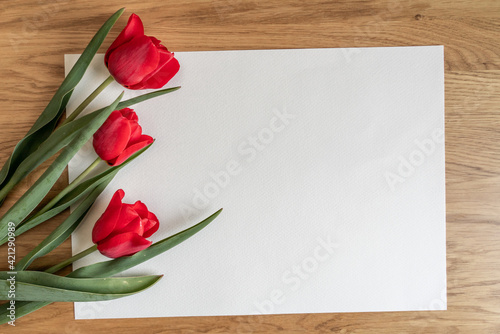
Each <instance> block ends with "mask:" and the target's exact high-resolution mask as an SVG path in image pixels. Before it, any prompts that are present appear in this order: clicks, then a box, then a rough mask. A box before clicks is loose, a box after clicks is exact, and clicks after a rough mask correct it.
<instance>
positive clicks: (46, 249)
mask: <svg viewBox="0 0 500 334" xmlns="http://www.w3.org/2000/svg"><path fill="white" fill-rule="evenodd" d="M151 145H152V144H150V145H148V146H146V147H144V148H143V149H141V150H139V151H137V152H136V153H135V154H134V155H132V156H131V157H130V158H128V159H127V161H125V162H124V163H123V164H121V165H120V166H121V167H120V166H116V167H111V168H109V169H108V170H107V171H106V172H103V173H101V174H99V175H98V176H100V175H103V174H105V176H102V177H100V178H99V183H97V184H94V183H92V184H91V185H90V186H88V188H87V189H85V191H84V192H85V193H87V192H89V191H88V189H91V192H90V194H89V195H88V196H87V197H86V198H85V199H84V200H83V201H82V202H81V203H80V204H79V205H78V207H77V208H76V209H75V210H74V211H73V212H72V213H71V214H70V215H69V217H68V218H66V220H65V221H64V222H63V223H62V224H61V225H59V226H58V227H57V228H56V229H55V230H54V231H53V232H52V233H51V234H50V235H49V236H48V237H47V238H45V240H43V241H42V242H41V243H40V244H39V245H38V246H36V247H35V248H34V249H33V250H32V251H31V252H29V253H28V255H26V256H25V257H24V258H23V259H22V260H21V261H19V262H18V263H17V264H16V270H26V268H28V266H29V265H30V264H31V263H32V262H33V261H34V260H35V259H37V258H39V257H42V256H44V255H46V254H48V253H50V252H51V251H52V250H54V249H55V248H57V247H58V246H59V245H60V244H61V243H62V242H63V241H64V240H66V239H67V238H68V237H69V236H70V235H71V233H73V231H74V230H75V228H76V227H77V226H78V225H79V224H80V222H81V221H82V220H83V218H84V217H85V215H86V214H87V212H88V210H89V209H90V207H91V206H92V204H93V203H94V202H95V200H96V199H97V197H98V196H99V195H100V194H101V193H102V191H103V190H104V189H105V188H106V186H107V185H108V184H109V183H110V182H111V180H113V178H114V177H115V175H116V173H118V171H119V170H120V169H121V168H123V167H124V166H125V165H126V164H128V163H130V162H131V161H132V160H134V159H135V158H136V157H138V156H139V155H140V154H141V153H142V152H144V151H146V150H147V149H148V148H149V147H150V146H151ZM119 167H120V168H119ZM110 171H111V172H110ZM98 176H96V177H98ZM89 181H90V180H89ZM84 183H85V182H84ZM81 186H84V184H83V183H82V184H81ZM73 192H75V193H82V191H79V189H78V187H77V188H75V189H73ZM71 195H72V193H71V192H70V193H68V195H67V196H70V197H73V198H80V196H76V197H75V196H71ZM64 199H65V198H64V197H63V198H62V199H61V202H64V205H60V206H59V207H61V206H66V205H67V206H69V205H70V204H68V203H71V202H70V201H64ZM51 211H52V210H51ZM48 212H50V211H48ZM42 216H43V215H41V216H40V217H42ZM37 218H38V217H37ZM35 222H37V220H34V221H28V222H27V224H26V225H22V226H21V227H20V228H18V229H16V236H18V235H19V234H21V233H23V232H25V231H27V230H29V229H30V228H33V227H34V226H36V225H34V223H35Z"/></svg>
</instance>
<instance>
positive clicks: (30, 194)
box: [0, 93, 123, 237]
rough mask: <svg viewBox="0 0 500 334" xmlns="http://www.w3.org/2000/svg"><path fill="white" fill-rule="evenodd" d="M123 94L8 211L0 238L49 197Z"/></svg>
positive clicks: (2, 220)
mask: <svg viewBox="0 0 500 334" xmlns="http://www.w3.org/2000/svg"><path fill="white" fill-rule="evenodd" d="M122 96H123V93H121V94H120V96H119V97H118V98H117V99H116V100H115V101H114V102H113V103H112V104H111V105H110V106H108V107H107V108H105V109H104V110H103V111H102V112H101V113H100V114H99V116H98V117H96V118H94V119H93V120H92V121H91V122H90V123H89V124H88V125H87V127H86V128H85V129H84V130H82V131H81V132H80V134H79V135H78V136H77V137H76V138H75V139H73V140H72V141H71V143H70V144H69V145H68V146H66V148H65V149H64V150H63V151H62V152H61V154H60V155H59V156H58V157H57V158H56V160H55V161H54V162H53V163H52V165H50V167H49V168H47V170H46V171H45V173H43V174H42V176H40V178H39V179H38V180H37V181H36V182H35V183H34V184H33V186H31V188H30V189H29V190H28V191H26V193H24V195H23V196H22V197H21V198H20V199H19V200H18V201H17V202H16V203H15V204H14V205H13V206H12V207H11V208H10V209H9V211H7V213H6V214H5V215H4V216H3V217H2V219H0V236H2V237H4V236H6V235H7V224H8V223H9V222H14V224H15V225H16V226H17V225H19V223H20V222H21V221H22V220H23V219H24V218H26V217H27V216H28V214H29V213H30V212H31V211H33V209H35V207H36V206H37V205H38V204H39V203H40V201H41V200H42V199H43V198H44V197H45V195H47V193H48V192H49V190H50V189H51V188H52V186H53V185H54V183H56V181H57V179H58V178H59V176H61V174H62V172H63V171H64V169H65V168H66V165H67V164H68V162H69V161H70V160H71V158H72V157H73V156H74V155H75V154H76V152H78V151H79V150H80V148H82V146H83V145H85V143H86V142H87V141H88V140H89V139H90V137H91V136H92V135H93V134H94V132H96V131H97V129H99V127H100V126H101V125H102V124H103V123H104V121H105V120H106V119H107V118H108V116H109V115H110V114H111V112H112V111H113V110H115V107H116V106H117V105H118V102H119V101H120V99H121V98H122Z"/></svg>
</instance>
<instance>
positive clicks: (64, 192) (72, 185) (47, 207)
mask: <svg viewBox="0 0 500 334" xmlns="http://www.w3.org/2000/svg"><path fill="white" fill-rule="evenodd" d="M101 161H102V160H101V158H99V157H97V159H95V160H94V162H93V163H92V164H90V166H88V167H87V169H85V170H84V171H83V172H82V173H81V174H80V175H78V177H77V178H76V179H74V180H73V182H71V183H70V184H69V185H68V186H67V187H66V188H64V189H63V190H62V191H61V192H60V193H59V194H57V196H56V197H54V198H53V199H51V200H50V202H49V203H47V204H46V205H45V206H44V207H43V208H42V209H41V210H40V211H38V212H37V213H36V214H35V215H34V216H33V217H31V218H30V220H31V219H34V218H36V217H38V216H41V215H43V214H44V213H45V212H47V211H49V210H50V209H52V208H53V207H54V205H56V204H57V202H59V201H60V200H61V198H63V197H64V196H66V195H67V194H68V193H69V192H70V191H71V190H73V189H75V188H76V186H78V185H79V184H80V182H81V181H82V180H83V179H84V178H85V177H87V175H89V173H90V172H91V171H92V170H93V169H94V168H95V167H96V166H97V165H99V163H100V162H101ZM25 223H26V222H23V223H22V224H21V225H23V224H25ZM21 225H20V226H21Z"/></svg>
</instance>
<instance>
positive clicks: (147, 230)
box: [142, 219, 160, 238]
mask: <svg viewBox="0 0 500 334" xmlns="http://www.w3.org/2000/svg"><path fill="white" fill-rule="evenodd" d="M143 225H144V233H143V234H142V236H143V237H144V238H149V237H150V236H152V235H153V234H154V233H155V232H156V231H158V229H159V228H160V223H158V220H156V221H155V220H149V219H148V222H147V223H143Z"/></svg>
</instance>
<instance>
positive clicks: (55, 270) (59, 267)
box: [45, 245, 97, 274]
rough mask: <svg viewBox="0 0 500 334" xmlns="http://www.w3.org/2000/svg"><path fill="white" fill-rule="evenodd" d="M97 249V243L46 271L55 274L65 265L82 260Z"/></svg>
mask: <svg viewBox="0 0 500 334" xmlns="http://www.w3.org/2000/svg"><path fill="white" fill-rule="evenodd" d="M96 250H97V245H93V246H91V247H89V248H87V249H86V250H84V251H82V252H80V253H78V254H76V255H75V256H72V257H70V258H69V259H67V260H64V261H63V262H61V263H59V264H56V265H55V266H52V267H50V268H49V269H47V270H45V272H46V273H49V274H53V273H55V272H58V271H59V270H61V269H64V268H65V267H67V266H69V265H70V264H72V263H73V262H75V261H77V260H80V259H81V258H82V257H84V256H87V255H89V254H90V253H93V252H95V251H96Z"/></svg>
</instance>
